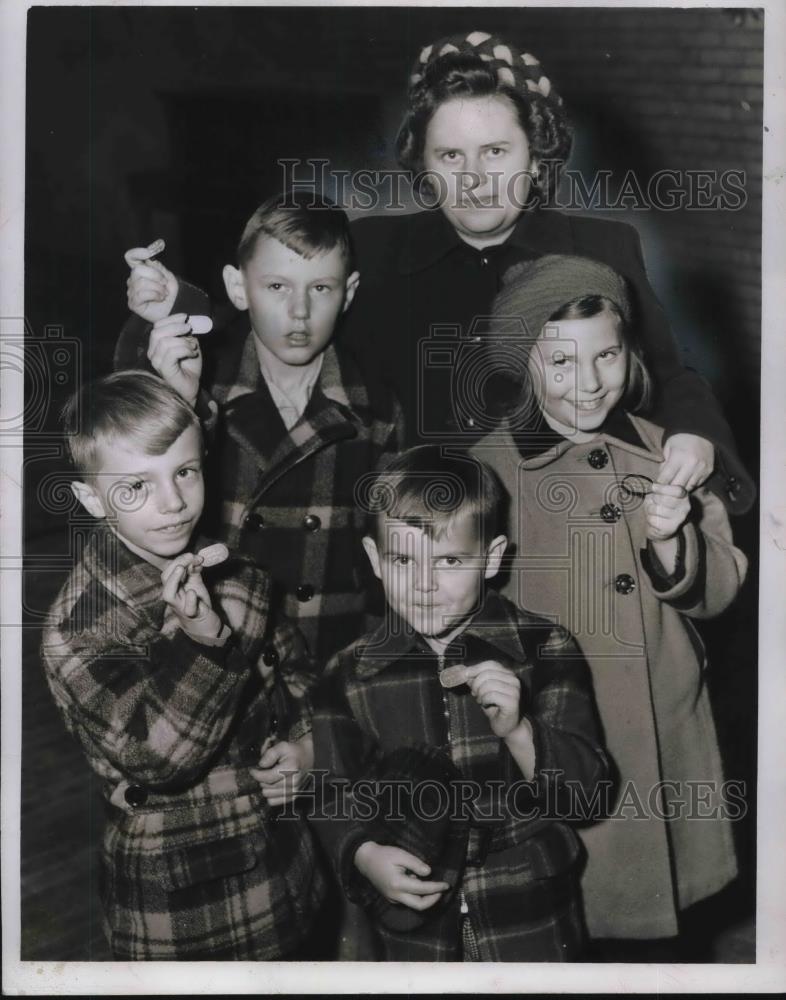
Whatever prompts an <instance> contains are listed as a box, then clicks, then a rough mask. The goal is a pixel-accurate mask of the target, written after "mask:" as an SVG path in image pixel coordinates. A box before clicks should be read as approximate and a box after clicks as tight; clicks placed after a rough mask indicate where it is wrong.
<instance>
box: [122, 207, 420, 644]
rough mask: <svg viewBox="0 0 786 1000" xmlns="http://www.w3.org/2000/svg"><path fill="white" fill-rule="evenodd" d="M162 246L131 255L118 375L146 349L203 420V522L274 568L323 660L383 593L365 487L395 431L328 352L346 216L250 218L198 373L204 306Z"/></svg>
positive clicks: (388, 413)
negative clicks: (372, 566) (373, 568)
mask: <svg viewBox="0 0 786 1000" xmlns="http://www.w3.org/2000/svg"><path fill="white" fill-rule="evenodd" d="M162 247H163V243H162V242H161V241H157V242H156V243H155V244H153V245H151V246H150V247H148V248H138V249H135V250H130V251H129V252H128V253H127V254H126V260H127V261H128V263H129V265H131V267H132V271H131V277H130V278H129V281H128V288H129V294H128V301H129V306H130V308H131V310H132V311H133V312H134V313H135V314H136V316H137V317H141V318H142V319H143V320H146V321H147V322H146V323H139V320H138V319H136V318H134V317H132V318H131V320H130V321H129V323H128V324H127V325H126V328H125V329H124V331H123V334H121V338H120V341H119V343H118V347H117V350H116V352H115V365H116V367H124V366H132V367H134V366H138V365H140V363H144V358H145V354H146V355H147V359H149V362H150V364H151V365H152V366H153V368H154V369H155V370H156V371H157V372H158V373H159V374H160V375H161V376H162V378H164V379H165V380H166V381H167V382H169V384H170V385H172V386H173V387H174V388H175V389H176V390H177V391H178V392H179V393H180V394H181V395H182V396H183V398H184V399H186V401H187V402H188V403H189V404H191V405H192V406H196V407H197V408H198V410H199V412H200V413H201V414H202V415H203V417H204V418H205V419H206V426H208V427H210V428H211V429H212V437H211V452H212V453H213V466H212V471H213V472H214V475H212V481H213V482H215V483H216V484H217V485H218V487H219V489H220V495H216V497H215V498H211V502H210V504H209V507H208V523H209V524H210V525H211V527H212V528H214V530H216V531H217V532H218V533H219V535H220V537H221V538H222V539H223V540H225V541H227V542H228V543H229V544H230V545H233V546H236V547H237V548H240V549H242V551H244V552H246V553H248V555H250V556H251V557H252V558H253V559H254V560H255V561H256V562H257V563H258V564H259V565H260V566H262V567H264V568H265V569H266V570H268V572H270V574H271V576H272V578H273V581H274V585H275V587H276V600H278V601H280V602H281V607H282V610H283V611H284V613H285V614H286V615H287V616H288V617H289V618H291V619H292V621H294V622H295V623H296V624H297V626H298V627H299V629H300V631H301V632H302V633H303V635H304V637H305V639H306V641H307V643H308V645H309V648H310V650H311V652H312V654H313V655H314V656H315V657H316V658H317V661H318V662H319V663H326V662H327V660H328V659H329V657H330V656H331V655H332V654H333V653H335V652H336V650H338V649H340V648H342V647H343V646H345V645H346V644H347V643H348V642H350V641H351V640H352V639H353V638H355V637H356V636H357V635H358V634H359V632H362V631H363V630H364V629H365V628H366V627H367V617H366V612H367V606H368V592H369V589H371V590H373V589H374V587H373V580H372V579H371V578H370V575H369V574H368V572H367V565H366V562H365V558H364V556H363V552H362V550H361V546H360V538H361V535H362V523H361V520H360V515H359V512H358V510H357V506H356V504H355V490H356V484H357V482H358V480H359V479H361V478H362V477H363V476H364V475H365V474H368V473H369V472H371V471H372V470H374V469H375V468H376V466H377V464H378V463H379V461H380V459H381V457H382V456H383V455H384V454H385V453H396V452H397V451H398V449H399V442H400V440H401V436H402V428H401V416H400V414H401V410H400V407H399V406H398V404H397V403H396V402H395V401H394V400H393V399H392V398H391V399H388V398H382V397H381V396H380V395H379V394H377V395H376V396H375V398H374V399H372V398H370V395H369V393H368V391H367V389H366V386H365V384H364V382H363V381H362V379H361V377H360V374H359V372H358V370H357V368H356V367H355V366H354V364H352V363H351V362H350V360H349V359H348V357H347V356H346V354H344V353H342V352H341V351H340V350H338V349H337V348H336V347H335V345H334V344H333V343H332V339H333V333H334V328H335V325H336V323H337V321H338V319H339V317H340V315H341V314H342V313H343V312H344V311H345V310H346V309H347V308H348V307H349V305H350V303H351V302H352V298H353V296H354V294H355V290H356V288H357V285H358V281H359V275H358V272H357V271H356V270H354V265H353V253H352V246H351V242H350V236H349V227H348V221H347V217H346V215H345V213H344V212H343V211H341V210H340V209H338V208H336V207H335V206H332V205H330V204H329V203H328V202H322V201H320V200H319V199H318V198H316V196H314V195H312V194H310V193H309V194H302V193H301V194H290V195H287V196H286V200H285V201H284V202H283V204H282V201H281V197H280V196H279V197H274V198H271V199H269V200H268V201H266V202H265V203H264V204H263V205H261V206H260V208H259V209H257V211H256V212H255V213H254V215H253V216H252V217H251V219H250V220H249V221H248V223H247V225H246V228H245V230H244V232H243V235H242V237H241V240H240V244H239V247H238V252H237V262H238V266H237V267H234V266H232V265H227V266H226V267H225V268H224V271H223V276H224V283H225V286H226V290H227V294H228V296H229V299H230V302H231V303H232V305H233V306H234V307H235V309H234V310H233V315H232V316H231V317H230V318H229V319H228V321H227V322H226V323H224V322H222V323H221V324H220V326H221V331H220V336H216V335H215V334H213V335H211V336H209V337H207V338H204V354H205V357H204V371H203V370H202V369H203V357H202V350H201V347H200V340H199V338H197V337H196V336H194V335H193V333H192V331H193V329H195V328H196V324H195V322H194V321H193V314H195V313H204V312H205V310H206V308H208V307H209V306H208V303H207V300H206V297H205V296H204V295H203V293H201V292H199V291H198V290H197V289H195V288H193V286H189V285H187V284H185V283H182V282H179V281H178V279H177V278H176V277H175V276H174V275H173V274H172V273H171V272H170V271H168V270H167V269H166V268H165V267H164V266H163V265H162V264H161V263H160V262H159V261H156V260H152V259H151V258H152V256H154V255H155V253H156V252H158V251H160V249H161V248H162ZM170 313H171V314H170ZM151 323H152V324H153V325H152V328H151V326H150V324H151ZM200 379H201V383H202V390H203V391H202V394H201V395H200ZM208 407H209V408H210V409H208ZM211 410H212V415H210V416H208V414H211Z"/></svg>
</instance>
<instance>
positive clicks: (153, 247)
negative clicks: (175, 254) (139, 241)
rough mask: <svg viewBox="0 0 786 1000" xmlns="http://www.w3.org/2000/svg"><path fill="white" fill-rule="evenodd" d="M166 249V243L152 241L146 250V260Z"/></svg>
mask: <svg viewBox="0 0 786 1000" xmlns="http://www.w3.org/2000/svg"><path fill="white" fill-rule="evenodd" d="M165 247H166V243H165V242H164V241H163V240H153V242H152V243H151V244H150V246H149V247H148V248H147V252H148V255H149V257H148V259H149V258H150V257H155V256H157V255H158V254H160V253H161V251H162V250H163V249H164V248H165Z"/></svg>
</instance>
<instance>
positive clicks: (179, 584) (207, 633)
mask: <svg viewBox="0 0 786 1000" xmlns="http://www.w3.org/2000/svg"><path fill="white" fill-rule="evenodd" d="M161 583H162V584H163V589H162V591H161V597H162V598H163V600H164V601H166V603H167V604H168V605H169V606H170V608H172V610H173V611H174V612H175V614H176V615H177V618H178V621H179V622H180V627H181V628H182V629H183V631H184V632H185V633H186V634H187V635H190V636H191V637H192V638H193V639H196V640H197V641H198V640H199V639H204V638H207V639H215V638H216V637H217V636H218V634H219V633H220V631H221V629H222V622H221V619H220V618H219V617H218V615H217V614H216V613H215V611H214V610H213V605H212V603H211V601H210V594H208V592H207V588H206V587H205V584H204V581H203V580H202V558H201V556H195V555H194V554H193V553H191V552H183V553H182V554H181V555H179V556H178V557H177V558H176V559H173V560H172V561H171V562H169V563H167V565H166V566H165V567H164V569H163V571H162V573H161Z"/></svg>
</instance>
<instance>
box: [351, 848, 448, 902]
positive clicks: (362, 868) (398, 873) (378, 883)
mask: <svg viewBox="0 0 786 1000" xmlns="http://www.w3.org/2000/svg"><path fill="white" fill-rule="evenodd" d="M355 867H356V868H357V870H358V871H359V872H360V874H361V875H365V877H366V878H367V879H368V880H369V882H371V884H372V885H373V886H374V888H375V889H376V890H377V892H378V893H380V895H382V896H384V897H385V899H387V900H389V902H391V903H402V904H403V905H404V906H408V907H410V909H412V910H427V909H428V908H429V907H430V906H433V905H434V904H435V903H436V902H438V901H439V899H440V897H441V896H442V894H443V892H447V890H448V889H449V888H450V886H449V885H448V883H447V882H426V881H424V879H425V878H426V876H427V875H430V874H431V869H430V868H429V866H428V865H427V864H426V863H425V862H424V861H421V860H420V858H416V857H415V855H414V854H410V853H409V851H405V850H403V849H402V848H400V847H392V846H389V845H383V844H376V843H374V841H373V840H367V841H365V842H364V843H363V844H361V845H360V847H359V848H358V849H357V851H356V852H355Z"/></svg>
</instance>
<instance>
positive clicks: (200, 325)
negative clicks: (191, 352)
mask: <svg viewBox="0 0 786 1000" xmlns="http://www.w3.org/2000/svg"><path fill="white" fill-rule="evenodd" d="M188 324H189V326H190V327H191V333H192V334H196V335H197V336H199V334H202V333H210V331H211V330H212V329H213V320H212V319H211V318H210V317H209V316H189V317H188Z"/></svg>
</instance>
